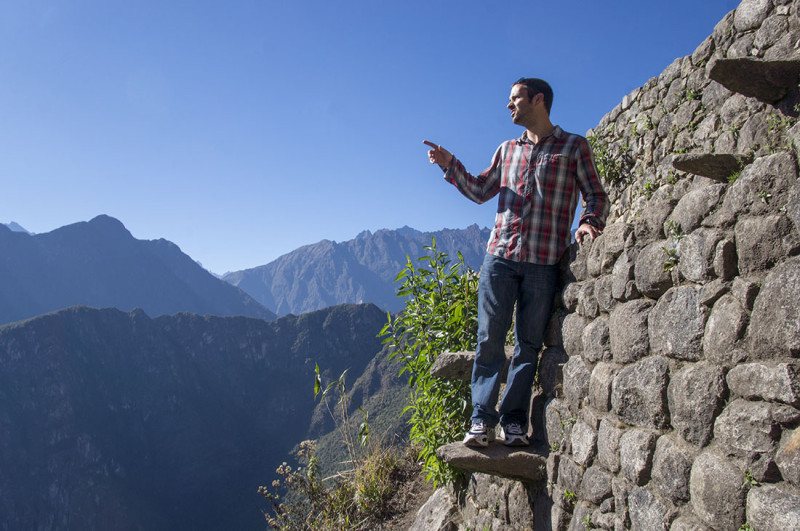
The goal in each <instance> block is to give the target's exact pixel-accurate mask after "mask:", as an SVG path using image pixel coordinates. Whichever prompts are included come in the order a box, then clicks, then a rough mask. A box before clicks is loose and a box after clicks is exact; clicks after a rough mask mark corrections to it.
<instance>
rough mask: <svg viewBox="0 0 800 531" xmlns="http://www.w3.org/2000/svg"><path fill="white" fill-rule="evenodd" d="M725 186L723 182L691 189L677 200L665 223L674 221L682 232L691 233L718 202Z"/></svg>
mask: <svg viewBox="0 0 800 531" xmlns="http://www.w3.org/2000/svg"><path fill="white" fill-rule="evenodd" d="M725 187H726V185H724V184H713V185H711V186H706V187H704V188H700V189H698V190H692V191H691V192H689V193H688V194H686V195H685V196H683V197H682V198H681V200H680V201H678V204H677V205H676V206H675V209H674V210H673V211H672V214H670V215H669V218H667V222H666V223H670V222H672V223H674V224H675V225H677V226H678V227H680V229H681V231H682V232H683V234H689V233H691V232H692V231H694V230H695V229H697V228H699V227H700V224H701V223H702V222H703V220H704V219H705V218H706V217H707V216H708V215H709V214H710V213H711V211H712V210H714V208H715V207H716V206H717V204H718V203H719V202H720V200H721V199H722V195H723V193H724V192H725ZM665 233H666V231H665Z"/></svg>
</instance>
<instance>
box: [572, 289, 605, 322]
mask: <svg viewBox="0 0 800 531" xmlns="http://www.w3.org/2000/svg"><path fill="white" fill-rule="evenodd" d="M594 285H595V281H594V280H587V281H584V282H582V283H581V292H580V293H579V294H578V309H577V312H578V313H579V314H581V315H583V316H584V317H587V318H589V319H594V318H595V317H597V316H598V315H599V314H600V305H599V304H598V303H597V297H596V296H595V291H594Z"/></svg>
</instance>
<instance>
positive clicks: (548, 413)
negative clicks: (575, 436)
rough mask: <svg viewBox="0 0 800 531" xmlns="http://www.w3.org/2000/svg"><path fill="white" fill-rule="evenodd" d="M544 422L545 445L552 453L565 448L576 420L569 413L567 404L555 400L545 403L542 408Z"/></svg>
mask: <svg viewBox="0 0 800 531" xmlns="http://www.w3.org/2000/svg"><path fill="white" fill-rule="evenodd" d="M544 420H545V436H546V438H547V444H548V445H549V446H550V448H551V449H552V450H554V451H556V450H561V449H563V448H565V447H566V445H567V443H568V442H569V440H570V437H571V435H572V425H573V424H574V422H575V420H576V419H575V418H574V417H573V416H572V414H571V413H570V411H569V408H568V407H567V404H566V403H565V402H564V401H563V400H560V399H557V398H555V399H553V400H550V401H549V402H547V405H546V406H545V408H544Z"/></svg>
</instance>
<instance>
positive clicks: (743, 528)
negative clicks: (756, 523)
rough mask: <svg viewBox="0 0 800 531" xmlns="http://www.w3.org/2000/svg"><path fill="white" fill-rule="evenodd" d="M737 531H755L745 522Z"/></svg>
mask: <svg viewBox="0 0 800 531" xmlns="http://www.w3.org/2000/svg"><path fill="white" fill-rule="evenodd" d="M738 531H755V530H754V529H753V526H751V525H750V524H748V523H747V522H745V523H743V524H742V525H740V526H739V530H738Z"/></svg>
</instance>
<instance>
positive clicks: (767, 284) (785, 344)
mask: <svg viewBox="0 0 800 531" xmlns="http://www.w3.org/2000/svg"><path fill="white" fill-rule="evenodd" d="M798 315H800V257H795V258H790V259H789V260H786V261H785V262H784V263H782V264H781V265H779V266H777V267H775V268H774V269H773V270H772V271H770V273H769V274H768V275H767V277H766V279H765V280H764V284H763V286H762V287H761V291H760V292H759V294H758V297H757V298H756V302H755V305H754V307H753V314H752V316H751V318H750V328H749V344H750V352H751V353H752V354H753V355H754V356H755V357H756V358H757V359H774V358H780V357H785V356H792V357H798V356H800V319H798V317H797V316H798Z"/></svg>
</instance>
